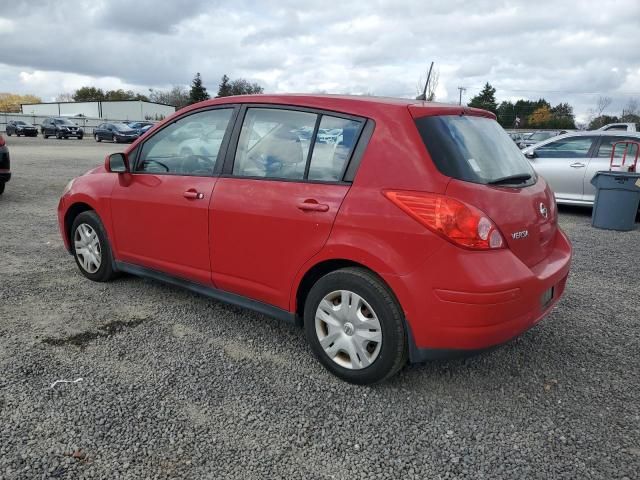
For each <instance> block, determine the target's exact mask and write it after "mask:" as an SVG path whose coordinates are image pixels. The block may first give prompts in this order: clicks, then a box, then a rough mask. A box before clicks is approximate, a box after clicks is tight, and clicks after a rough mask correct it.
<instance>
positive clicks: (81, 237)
mask: <svg viewBox="0 0 640 480" xmlns="http://www.w3.org/2000/svg"><path fill="white" fill-rule="evenodd" d="M71 248H72V250H73V256H74V258H75V260H76V264H77V265H78V268H79V269H80V273H82V274H83V275H84V276H85V277H87V278H88V279H90V280H93V281H95V282H107V281H109V280H111V279H112V278H114V277H115V276H116V272H115V271H114V270H113V256H112V253H111V245H110V244H109V239H108V238H107V233H106V231H105V229H104V227H103V225H102V222H101V221H100V217H98V214H96V212H94V211H93V210H89V211H86V212H82V213H81V214H80V215H78V216H77V217H76V218H75V220H74V221H73V225H72V226H71Z"/></svg>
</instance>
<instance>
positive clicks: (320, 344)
mask: <svg viewBox="0 0 640 480" xmlns="http://www.w3.org/2000/svg"><path fill="white" fill-rule="evenodd" d="M304 325H305V333H306V336H307V340H308V341H309V343H310V345H311V348H312V350H313V352H314V353H315V355H316V357H317V358H318V359H319V360H320V362H321V363H322V364H323V365H324V366H325V367H326V368H327V369H328V370H329V371H330V372H332V373H333V374H334V375H336V376H338V377H340V378H342V379H343V380H346V381H347V382H350V383H355V384H360V385H366V384H372V383H378V382H382V381H384V380H386V379H387V378H389V377H391V376H392V375H394V374H395V373H397V372H398V371H399V370H400V369H401V368H402V367H403V366H404V364H405V363H406V361H407V341H406V332H405V326H404V318H403V314H402V309H401V308H400V306H399V305H398V302H397V301H396V299H395V297H394V295H393V293H392V292H391V290H389V288H388V287H387V286H386V285H385V284H384V282H383V281H382V280H381V279H380V278H379V277H378V276H377V275H375V274H374V273H372V272H370V271H369V270H366V269H364V268H344V269H341V270H336V271H334V272H331V273H328V274H327V275H325V276H324V277H322V278H320V279H319V280H318V281H317V282H316V284H315V285H314V286H313V287H312V288H311V291H310V292H309V295H308V296H307V299H306V302H305V306H304Z"/></svg>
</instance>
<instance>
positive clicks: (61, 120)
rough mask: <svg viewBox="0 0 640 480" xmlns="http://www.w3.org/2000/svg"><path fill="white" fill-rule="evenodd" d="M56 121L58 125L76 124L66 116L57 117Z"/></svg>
mask: <svg viewBox="0 0 640 480" xmlns="http://www.w3.org/2000/svg"><path fill="white" fill-rule="evenodd" d="M54 122H55V123H56V124H58V125H75V123H73V122H72V121H71V120H67V119H66V118H57V119H55V120H54Z"/></svg>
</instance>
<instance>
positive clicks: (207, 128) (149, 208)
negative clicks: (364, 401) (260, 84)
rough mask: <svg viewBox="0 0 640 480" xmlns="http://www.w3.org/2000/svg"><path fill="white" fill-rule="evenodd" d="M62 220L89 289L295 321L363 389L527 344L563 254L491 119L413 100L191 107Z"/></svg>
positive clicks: (64, 205)
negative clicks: (101, 285)
mask: <svg viewBox="0 0 640 480" xmlns="http://www.w3.org/2000/svg"><path fill="white" fill-rule="evenodd" d="M58 217H59V224H60V231H61V233H62V237H63V239H64V243H65V245H66V247H67V249H68V250H69V252H70V253H71V254H73V255H74V256H75V259H76V262H77V264H78V267H79V268H80V271H81V272H82V273H83V274H84V275H85V276H86V277H88V278H90V279H91V280H96V281H106V280H109V279H111V278H113V277H114V276H115V275H116V274H117V273H118V272H127V273H131V274H135V275H142V276H147V277H151V278H154V279H157V280H161V281H165V282H168V283H171V284H174V285H178V286H182V287H186V288H188V289H190V290H193V291H196V292H199V293H202V294H204V295H208V296H210V297H213V298H215V299H218V300H223V301H226V302H230V303H233V304H236V305H240V306H243V307H247V308H252V309H254V310H257V311H259V312H262V313H264V314H267V315H271V316H274V317H277V318H281V319H283V320H286V321H289V322H294V323H298V324H301V325H303V326H304V329H305V331H306V335H307V338H308V340H309V342H310V344H311V348H312V349H313V351H314V353H315V354H316V355H317V357H318V358H319V360H320V361H321V362H322V364H324V366H325V367H326V368H328V369H329V370H330V371H331V372H333V373H334V374H336V375H337V376H339V377H341V378H343V379H344V380H347V381H349V382H353V383H360V384H366V383H373V382H379V381H382V380H384V379H386V378H388V377H389V376H391V375H393V374H394V373H396V372H397V371H398V370H399V369H400V368H401V367H402V366H403V365H404V364H405V363H406V361H407V359H408V360H409V361H412V362H422V361H425V360H427V359H431V358H441V357H443V356H447V355H451V354H460V353H469V352H473V351H477V350H481V349H485V348H488V347H492V346H494V345H498V344H501V343H504V342H506V341H508V340H509V339H511V338H513V337H515V336H517V335H518V334H520V333H522V332H524V331H525V330H527V329H529V328H530V327H532V326H533V325H535V324H536V323H537V322H538V321H540V319H541V318H543V317H544V316H545V315H546V314H547V313H548V312H549V310H550V309H551V308H552V307H553V305H554V304H555V303H556V302H557V301H558V299H559V298H560V297H561V295H562V293H563V291H564V288H565V282H566V280H567V275H568V273H569V265H570V260H571V246H570V243H569V241H568V240H567V237H566V236H565V235H564V233H563V232H562V231H561V230H560V228H559V227H558V223H557V210H556V205H555V202H554V197H553V194H552V192H551V191H550V189H549V187H548V186H547V183H546V182H545V181H544V179H543V178H541V177H538V176H537V175H536V174H535V172H534V170H533V169H532V168H531V166H530V165H529V162H527V160H526V159H525V158H524V156H523V155H522V153H521V152H520V151H519V150H518V147H516V146H515V144H514V143H513V141H511V139H510V138H509V136H508V135H507V134H506V133H505V132H504V131H503V130H502V128H501V127H500V126H499V125H498V124H497V123H496V121H495V117H494V116H493V115H492V114H490V113H488V112H485V111H482V110H476V109H470V108H467V107H460V106H457V105H456V106H453V105H439V104H433V103H423V102H417V103H416V101H413V100H397V99H382V98H367V97H343V96H315V95H314V96H310V95H258V96H243V97H227V98H220V99H215V100H209V101H206V102H202V103H199V104H196V105H192V106H191V107H189V108H186V109H183V110H180V111H179V112H177V113H176V114H174V115H173V116H171V117H170V118H168V119H167V120H165V121H164V122H162V123H161V124H159V125H156V126H155V127H154V128H153V129H152V130H150V131H149V132H148V133H147V135H145V136H144V137H142V138H140V139H139V140H137V141H136V142H134V143H133V144H132V145H131V147H130V148H128V149H127V151H126V152H125V153H117V154H113V155H110V156H109V157H107V158H106V159H105V165H104V166H101V167H98V168H96V169H94V170H92V171H90V172H88V173H87V174H85V175H83V176H81V177H78V178H76V179H74V180H72V181H71V182H70V183H69V185H68V186H67V188H66V189H65V191H64V194H63V195H62V198H61V199H60V205H59V207H58Z"/></svg>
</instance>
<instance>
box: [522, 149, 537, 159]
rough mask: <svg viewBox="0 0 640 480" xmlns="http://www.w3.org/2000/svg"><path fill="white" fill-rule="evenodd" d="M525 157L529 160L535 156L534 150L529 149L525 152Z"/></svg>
mask: <svg viewBox="0 0 640 480" xmlns="http://www.w3.org/2000/svg"><path fill="white" fill-rule="evenodd" d="M524 156H525V157H527V158H528V159H529V160H533V159H534V158H536V156H537V155H536V151H535V150H531V151H530V152H527V153H525V154H524Z"/></svg>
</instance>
